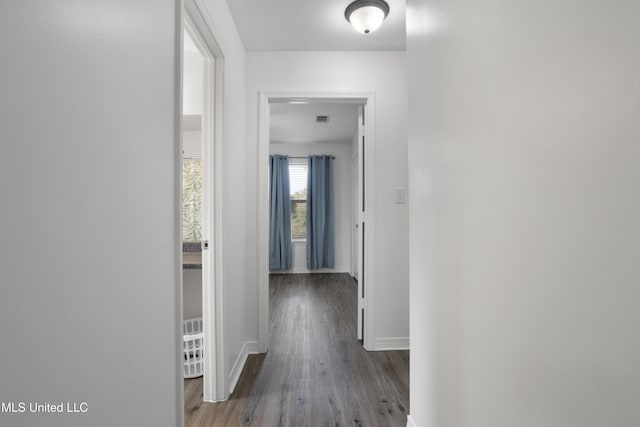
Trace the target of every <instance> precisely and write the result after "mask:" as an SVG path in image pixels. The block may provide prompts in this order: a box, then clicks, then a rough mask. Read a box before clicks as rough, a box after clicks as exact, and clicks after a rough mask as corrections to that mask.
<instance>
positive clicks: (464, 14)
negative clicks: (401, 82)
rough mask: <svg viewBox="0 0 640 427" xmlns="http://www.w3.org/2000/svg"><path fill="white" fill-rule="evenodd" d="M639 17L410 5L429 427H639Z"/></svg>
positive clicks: (610, 8) (414, 327)
mask: <svg viewBox="0 0 640 427" xmlns="http://www.w3.org/2000/svg"><path fill="white" fill-rule="evenodd" d="M638 16H640V3H638V2H635V1H618V2H610V1H604V0H581V1H577V0H566V1H563V2H557V1H551V0H542V1H538V2H533V3H532V2H531V1H528V0H497V1H490V2H489V1H483V0H480V1H474V2H468V1H447V2H444V1H443V2H440V1H436V0H433V1H431V0H409V1H408V23H407V28H408V35H409V38H408V53H407V55H408V65H409V76H410V77H409V94H410V103H409V111H410V114H409V120H410V144H409V159H410V186H411V191H410V196H411V360H412V364H411V382H410V383H411V414H412V417H413V421H414V422H415V425H416V426H418V427H435V426H457V427H462V426H472V427H485V426H486V427H507V426H508V427H511V426H519V427H534V426H536V427H537V426H545V427H566V426H581V427H600V426H605V425H607V426H614V425H615V426H636V425H640V408H639V407H638V405H637V401H638V396H640V364H639V363H638V361H640V340H638V336H640V316H638V312H640V287H639V286H638V283H640V263H638V259H640V227H638V218H640V193H639V192H638V182H640V168H639V167H638V165H640V144H639V143H638V134H639V133H640V121H638V114H639V113H640V92H639V91H638V87H639V86H638V70H639V69H640V54H639V51H638V46H639V45H640V26H638ZM414 361H417V362H415V363H414Z"/></svg>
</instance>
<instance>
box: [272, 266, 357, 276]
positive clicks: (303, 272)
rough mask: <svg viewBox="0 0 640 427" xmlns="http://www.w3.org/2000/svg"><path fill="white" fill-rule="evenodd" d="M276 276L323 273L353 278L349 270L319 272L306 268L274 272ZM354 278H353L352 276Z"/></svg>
mask: <svg viewBox="0 0 640 427" xmlns="http://www.w3.org/2000/svg"><path fill="white" fill-rule="evenodd" d="M274 273H275V274H321V273H335V274H342V273H344V274H348V275H349V276H351V273H349V271H348V270H345V269H336V268H320V269H318V270H307V269H306V268H292V269H291V270H282V271H281V270H278V271H274ZM351 277H353V276H351Z"/></svg>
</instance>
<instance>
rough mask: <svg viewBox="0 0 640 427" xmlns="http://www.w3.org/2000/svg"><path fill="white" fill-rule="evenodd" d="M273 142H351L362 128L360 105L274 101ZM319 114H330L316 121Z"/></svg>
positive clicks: (272, 118) (272, 109) (271, 122)
mask: <svg viewBox="0 0 640 427" xmlns="http://www.w3.org/2000/svg"><path fill="white" fill-rule="evenodd" d="M270 110H271V115H270V120H269V125H270V129H269V131H270V140H271V142H272V143H278V142H288V143H310V142H351V139H352V138H353V136H354V135H355V134H356V132H357V131H358V106H357V105H356V104H345V103H315V102H314V103H309V104H284V103H282V104H279V103H276V104H270ZM316 116H329V121H328V123H316Z"/></svg>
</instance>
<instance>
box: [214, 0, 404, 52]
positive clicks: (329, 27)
mask: <svg viewBox="0 0 640 427" xmlns="http://www.w3.org/2000/svg"><path fill="white" fill-rule="evenodd" d="M351 1H352V0H315V1H312V0H228V2H227V3H228V4H229V8H230V9H231V14H232V15H233V18H234V21H235V23H236V27H237V28H238V32H239V33H240V38H241V39H242V43H243V44H244V47H245V49H246V50H247V51H273V50H294V51H295V50H327V51H332V50H335V51H358V50H365V51H366V50H405V49H406V31H405V7H406V0H386V1H387V3H388V4H389V8H390V11H389V15H388V16H387V18H386V19H385V20H384V22H383V23H382V26H381V27H380V28H379V29H378V30H377V31H375V32H374V33H372V34H366V35H365V34H360V33H358V32H356V31H355V30H354V29H353V27H351V24H349V22H347V20H346V19H345V17H344V10H345V9H346V7H347V6H348V5H349V3H351Z"/></svg>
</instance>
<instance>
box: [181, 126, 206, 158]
mask: <svg viewBox="0 0 640 427" xmlns="http://www.w3.org/2000/svg"><path fill="white" fill-rule="evenodd" d="M182 153H183V155H184V157H193V158H202V131H199V130H185V131H183V132H182Z"/></svg>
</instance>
